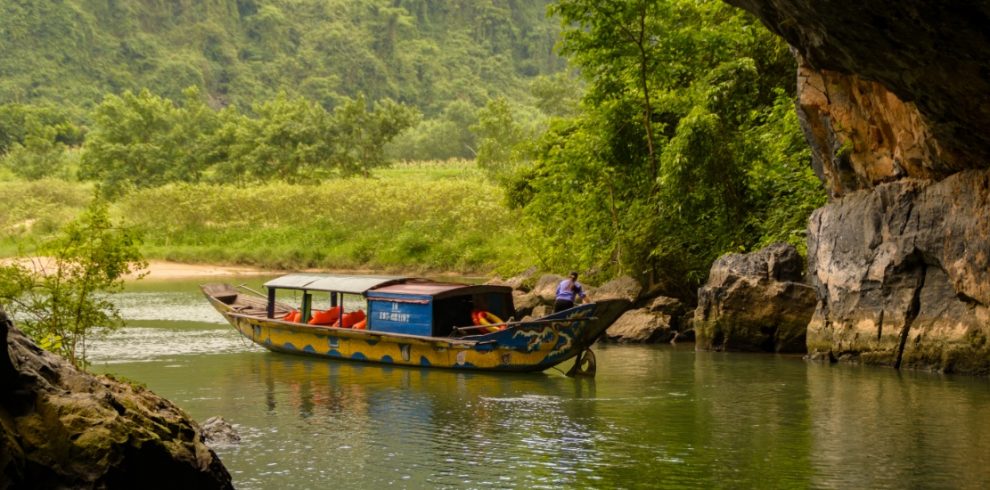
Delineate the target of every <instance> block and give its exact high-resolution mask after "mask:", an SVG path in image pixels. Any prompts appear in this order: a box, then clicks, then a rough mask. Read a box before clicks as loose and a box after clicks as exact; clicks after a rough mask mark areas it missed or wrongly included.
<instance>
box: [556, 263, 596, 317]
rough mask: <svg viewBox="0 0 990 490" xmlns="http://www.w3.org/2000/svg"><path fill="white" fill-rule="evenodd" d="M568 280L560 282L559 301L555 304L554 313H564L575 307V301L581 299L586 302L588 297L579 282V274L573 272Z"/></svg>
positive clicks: (558, 287) (558, 289) (558, 286)
mask: <svg viewBox="0 0 990 490" xmlns="http://www.w3.org/2000/svg"><path fill="white" fill-rule="evenodd" d="M568 276H569V277H568V278H567V279H564V280H563V281H560V284H558V285H557V299H556V301H554V303H553V312H554V313H557V312H558V311H564V310H567V309H570V308H573V307H574V300H575V299H576V298H581V300H584V299H585V298H586V297H587V296H588V295H587V294H585V292H584V287H583V286H581V283H579V282H577V277H578V273H577V272H575V271H571V273H570V274H568Z"/></svg>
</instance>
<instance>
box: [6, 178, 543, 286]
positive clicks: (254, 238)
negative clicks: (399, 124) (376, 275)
mask: <svg viewBox="0 0 990 490" xmlns="http://www.w3.org/2000/svg"><path fill="white" fill-rule="evenodd" d="M22 185H24V184H22ZM60 185H62V186H65V187H67V188H70V189H73V192H75V193H77V194H79V195H80V196H81V198H80V199H79V200H78V202H77V201H72V203H71V205H70V204H69V203H65V204H61V203H55V204H52V205H53V206H54V207H55V208H59V207H60V206H64V209H62V210H61V213H64V214H67V215H68V214H71V213H72V212H77V211H78V209H81V207H82V205H84V204H85V201H86V200H87V196H88V188H87V187H86V186H81V185H78V184H76V185H75V186H74V187H73V185H72V184H65V183H61V184H60ZM4 200H6V199H4ZM503 202H504V200H503V195H502V191H501V189H500V188H499V187H497V186H495V185H493V184H490V183H488V182H487V181H486V180H485V178H484V177H483V175H482V173H481V172H480V171H479V170H478V169H477V167H475V166H474V164H473V162H462V161H453V162H424V163H404V164H399V165H396V166H395V167H393V168H391V169H385V170H381V171H378V172H376V173H375V174H374V175H373V176H372V177H371V178H349V179H337V180H331V181H325V182H322V183H316V184H312V185H292V184H285V183H269V184H260V185H251V186H238V185H232V184H231V185H207V184H172V185H167V186H164V187H158V188H154V189H144V190H141V191H137V192H133V193H131V194H128V195H126V196H125V197H123V198H122V199H121V200H120V201H118V202H117V203H116V204H115V207H114V211H115V214H116V215H118V216H120V217H122V218H123V220H124V221H125V223H127V224H128V225H130V226H134V227H136V228H138V229H139V230H140V231H142V232H143V236H144V239H143V240H144V242H143V246H142V250H143V252H144V253H145V255H146V257H147V258H159V259H167V260H176V261H182V262H202V263H226V264H246V265H255V266H259V267H267V268H278V269H303V268H323V269H375V270H403V271H424V272H425V271H457V272H465V273H470V272H490V271H500V272H512V271H514V270H517V269H520V268H523V267H525V266H526V265H528V264H527V263H528V262H529V259H528V257H527V253H528V251H527V249H526V248H525V247H522V246H521V243H520V241H521V236H522V233H521V230H519V229H518V226H517V223H518V220H517V219H516V216H514V214H513V213H512V212H510V211H509V210H508V209H507V208H506V207H505V205H504V204H503ZM55 214H57V215H58V216H61V214H60V213H55ZM22 219H28V218H26V217H25V218H22Z"/></svg>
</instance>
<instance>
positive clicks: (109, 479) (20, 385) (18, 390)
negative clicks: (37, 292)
mask: <svg viewBox="0 0 990 490" xmlns="http://www.w3.org/2000/svg"><path fill="white" fill-rule="evenodd" d="M80 487H81V488H233V487H232V485H231V478H230V474H229V473H228V472H227V470H226V469H225V468H224V466H223V464H222V463H221V462H220V459H219V458H217V455H216V454H215V453H214V452H213V451H212V450H211V449H210V448H209V447H207V446H206V444H204V443H203V440H202V436H201V434H200V429H199V427H198V426H197V425H196V423H195V422H193V421H191V420H190V419H189V418H188V417H187V416H186V415H185V414H184V413H183V412H182V410H180V409H179V408H178V407H176V406H175V405H173V404H171V403H170V402H169V401H168V400H165V399H163V398H161V397H159V396H157V395H155V394H154V393H152V392H150V391H148V390H145V389H143V388H140V387H135V386H132V385H130V384H127V383H121V382H118V381H115V380H113V379H110V378H107V377H105V376H92V375H89V374H87V373H84V372H81V371H79V370H77V369H76V368H75V367H73V366H72V365H70V364H68V363H67V362H66V361H64V360H62V359H61V358H60V357H58V356H56V355H54V354H51V353H48V352H45V351H43V350H41V349H40V348H38V347H37V346H36V345H34V344H33V343H32V342H31V341H30V340H28V339H27V338H26V337H25V336H24V335H23V334H22V333H21V332H20V331H18V330H17V329H16V328H14V327H13V325H12V324H11V322H10V321H9V320H8V319H7V316H6V314H4V313H3V312H2V311H0V488H80Z"/></svg>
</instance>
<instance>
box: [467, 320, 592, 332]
mask: <svg viewBox="0 0 990 490" xmlns="http://www.w3.org/2000/svg"><path fill="white" fill-rule="evenodd" d="M597 319H598V318H597V317H593V316H586V317H581V318H573V319H572V318H551V319H548V320H525V321H522V320H518V321H513V320H509V321H507V322H502V323H492V324H489V325H470V326H467V327H454V332H457V333H458V334H461V335H464V334H465V333H466V332H471V331H474V330H481V329H487V328H492V327H495V328H498V329H499V330H505V329H509V328H512V327H515V326H519V325H533V324H536V325H540V324H544V323H562V322H575V321H583V320H597ZM503 327H504V328H503ZM486 333H494V332H486Z"/></svg>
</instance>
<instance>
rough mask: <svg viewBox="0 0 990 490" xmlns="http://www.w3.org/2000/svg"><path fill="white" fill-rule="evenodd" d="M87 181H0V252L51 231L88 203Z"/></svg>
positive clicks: (8, 252)
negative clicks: (83, 182) (82, 182)
mask: <svg viewBox="0 0 990 490" xmlns="http://www.w3.org/2000/svg"><path fill="white" fill-rule="evenodd" d="M92 196H93V187H92V185H89V184H79V183H72V182H65V181H62V180H56V179H48V180H38V181H28V182H26V181H19V180H8V181H0V255H3V256H11V255H15V254H17V253H18V252H19V249H21V248H25V247H30V245H31V243H32V242H34V241H37V240H38V239H41V238H44V237H47V236H49V235H52V234H54V233H55V232H56V231H58V229H59V228H61V227H62V225H64V224H65V223H67V222H69V221H70V220H72V219H73V218H75V217H76V216H77V215H78V214H79V213H80V212H82V210H83V209H84V208H85V207H86V204H88V203H89V201H90V199H92Z"/></svg>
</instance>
